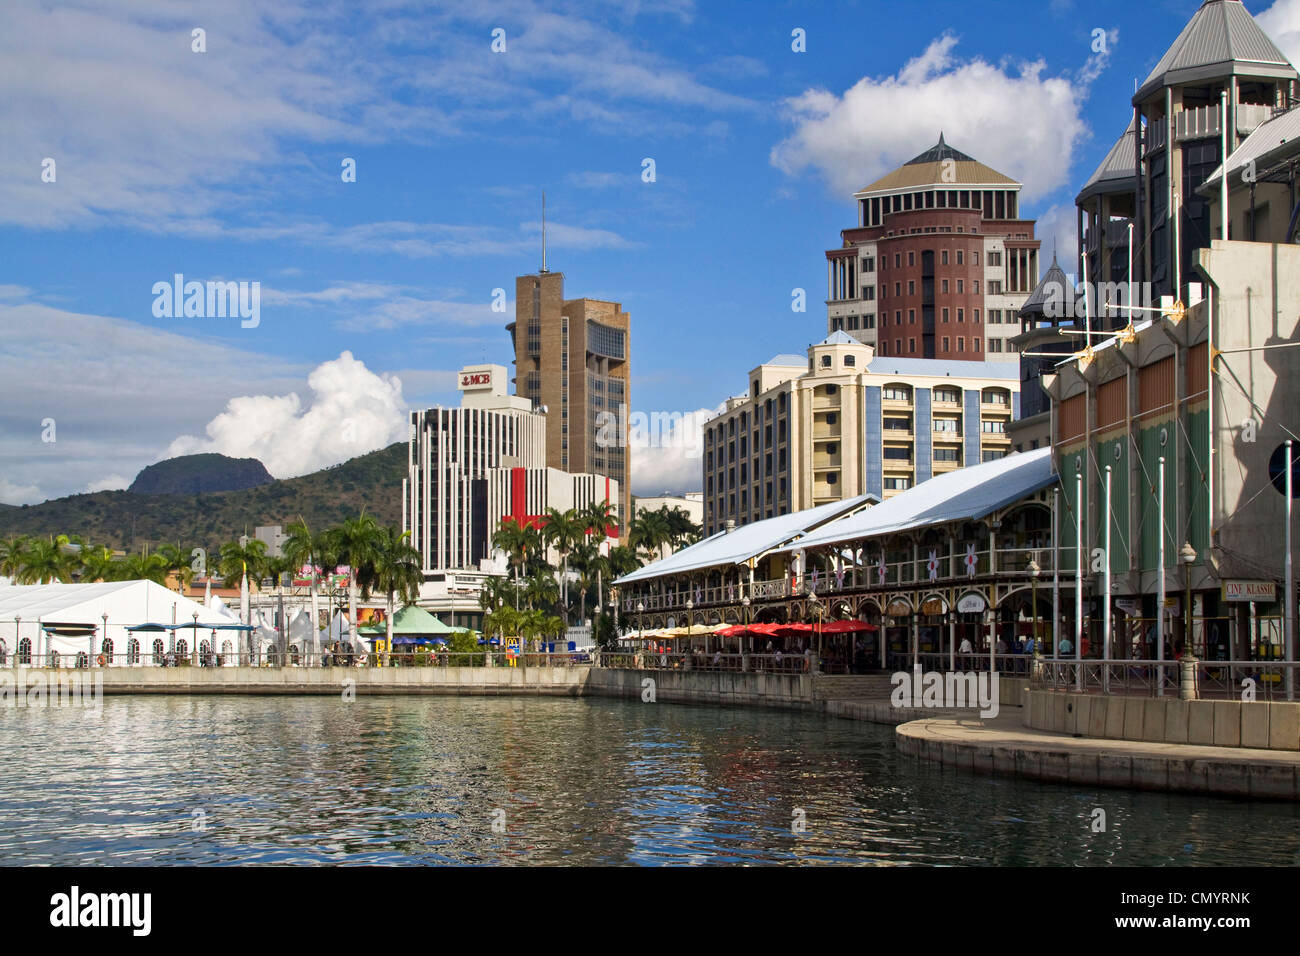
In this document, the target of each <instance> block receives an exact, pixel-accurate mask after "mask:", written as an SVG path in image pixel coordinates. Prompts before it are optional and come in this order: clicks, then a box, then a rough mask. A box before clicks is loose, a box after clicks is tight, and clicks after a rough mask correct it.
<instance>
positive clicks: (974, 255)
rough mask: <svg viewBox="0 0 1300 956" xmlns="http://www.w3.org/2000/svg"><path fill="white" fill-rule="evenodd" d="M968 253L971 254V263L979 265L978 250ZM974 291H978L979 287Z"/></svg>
mask: <svg viewBox="0 0 1300 956" xmlns="http://www.w3.org/2000/svg"><path fill="white" fill-rule="evenodd" d="M970 255H971V263H972V264H973V265H979V264H980V254H979V253H978V252H972V253H971V254H970ZM975 291H976V292H978V291H979V289H976V290H975Z"/></svg>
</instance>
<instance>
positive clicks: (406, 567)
mask: <svg viewBox="0 0 1300 956" xmlns="http://www.w3.org/2000/svg"><path fill="white" fill-rule="evenodd" d="M410 537H411V533H410V532H409V531H398V530H397V529H396V528H393V527H387V528H384V527H381V528H380V534H379V536H378V541H377V543H376V545H375V551H374V555H373V557H372V558H371V560H370V561H368V562H367V563H366V564H364V565H363V566H362V567H361V569H360V570H359V571H358V572H357V577H358V578H360V583H361V593H362V595H363V596H364V597H365V598H367V599H368V598H369V597H370V592H371V590H372V589H373V590H377V591H380V592H382V593H383V594H384V596H385V598H386V605H387V611H388V614H387V616H386V617H387V620H386V621H385V624H386V637H387V643H386V645H385V647H386V649H385V651H384V662H385V663H387V662H388V655H389V654H390V653H391V652H392V648H393V613H394V596H397V597H401V599H402V601H403V602H404V603H406V604H414V603H415V601H416V599H417V598H419V596H420V585H421V584H423V583H424V572H423V571H422V570H421V568H420V565H421V563H422V562H421V558H420V552H419V551H416V550H415V548H413V547H411V541H410Z"/></svg>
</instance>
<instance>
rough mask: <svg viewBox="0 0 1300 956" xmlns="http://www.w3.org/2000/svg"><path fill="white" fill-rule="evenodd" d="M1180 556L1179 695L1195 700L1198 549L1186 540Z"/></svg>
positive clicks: (1179, 553)
mask: <svg viewBox="0 0 1300 956" xmlns="http://www.w3.org/2000/svg"><path fill="white" fill-rule="evenodd" d="M1178 556H1179V557H1180V558H1181V559H1182V562H1183V656H1182V658H1181V659H1180V662H1179V663H1180V665H1181V667H1180V670H1181V671H1182V674H1181V685H1182V686H1181V688H1180V692H1179V695H1178V696H1179V697H1181V698H1182V699H1183V700H1195V699H1196V696H1197V695H1196V663H1197V661H1196V653H1195V651H1193V650H1192V565H1193V564H1195V563H1196V549H1195V548H1193V547H1192V546H1191V544H1190V543H1189V542H1184V543H1183V548H1182V550H1181V551H1179V552H1178Z"/></svg>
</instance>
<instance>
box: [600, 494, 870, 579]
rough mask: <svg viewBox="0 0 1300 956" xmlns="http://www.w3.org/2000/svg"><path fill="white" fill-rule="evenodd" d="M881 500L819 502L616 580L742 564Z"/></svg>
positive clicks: (721, 536)
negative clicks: (815, 505)
mask: <svg viewBox="0 0 1300 956" xmlns="http://www.w3.org/2000/svg"><path fill="white" fill-rule="evenodd" d="M879 501H880V499H879V498H877V497H876V496H875V495H859V496H858V497H856V498H846V499H844V500H843V501H834V502H831V503H830V504H826V505H818V506H817V507H816V508H809V509H807V510H805V511H796V512H794V513H793V514H788V515H779V516H777V517H775V518H767V519H765V520H763V521H755V522H753V523H751V524H746V525H741V526H740V527H739V528H736V529H735V530H734V531H730V532H728V531H719V532H718V533H717V534H715V535H713V536H712V537H709V538H705V539H704V540H703V541H700V542H698V543H696V544H693V545H691V546H690V547H689V548H683V549H682V550H681V551H678V552H677V553H676V554H670V555H669V556H668V557H666V558H664V559H663V560H662V561H655V562H652V563H651V564H647V565H646V566H645V567H644V568H641V569H640V570H637V571H633V572H632V573H631V574H627V575H624V576H623V577H621V578H619V579H618V580H617V581H615V582H614V583H615V584H631V583H633V582H635V581H644V580H646V579H648V578H657V577H660V576H661V575H665V574H684V573H686V572H688V571H698V570H700V569H701V568H715V567H719V566H726V565H736V564H742V563H744V562H745V561H748V560H749V559H750V558H754V557H757V556H758V555H760V554H763V553H765V552H767V551H771V550H772V549H773V548H776V547H779V546H780V545H783V544H786V543H787V542H790V541H794V540H796V539H798V538H801V537H803V536H804V535H805V534H807V533H808V532H809V531H812V530H815V529H817V528H820V527H821V526H822V525H823V524H825V523H826V522H827V521H831V520H833V519H835V518H839V517H842V516H844V515H848V514H852V513H853V512H855V511H857V510H859V509H861V508H866V507H868V506H870V505H873V504H876V503H877V502H879Z"/></svg>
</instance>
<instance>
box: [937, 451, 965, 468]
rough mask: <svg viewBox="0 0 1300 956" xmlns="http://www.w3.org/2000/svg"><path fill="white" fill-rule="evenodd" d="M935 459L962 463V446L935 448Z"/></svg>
mask: <svg viewBox="0 0 1300 956" xmlns="http://www.w3.org/2000/svg"><path fill="white" fill-rule="evenodd" d="M934 460H935V461H951V462H955V463H957V464H961V449H960V448H936V449H935V450H934Z"/></svg>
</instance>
